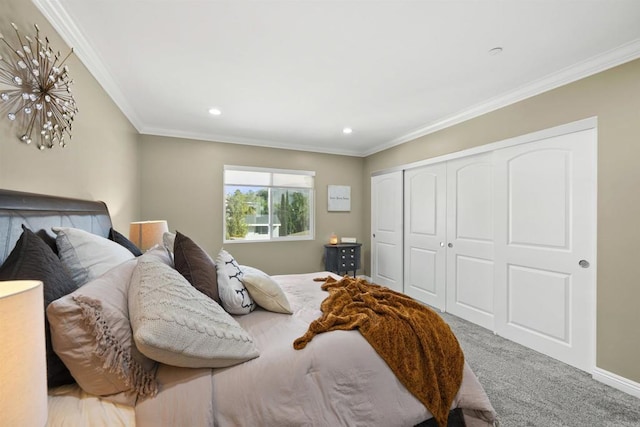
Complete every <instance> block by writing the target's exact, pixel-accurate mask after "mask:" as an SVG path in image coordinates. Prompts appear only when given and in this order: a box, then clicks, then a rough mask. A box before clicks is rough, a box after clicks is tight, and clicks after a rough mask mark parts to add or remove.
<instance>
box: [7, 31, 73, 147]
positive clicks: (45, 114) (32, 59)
mask: <svg viewBox="0 0 640 427" xmlns="http://www.w3.org/2000/svg"><path fill="white" fill-rule="evenodd" d="M11 25H12V26H13V29H14V30H15V32H16V37H17V39H18V40H17V41H18V48H14V47H13V46H12V45H11V44H9V42H8V41H7V40H6V39H5V38H4V36H3V35H2V34H0V40H2V42H3V43H4V45H5V46H6V47H8V48H9V51H8V52H7V50H6V49H3V50H4V51H5V54H4V55H3V54H2V52H0V112H2V115H6V117H7V118H8V119H9V120H11V121H14V122H16V123H17V126H18V128H19V129H20V132H19V134H18V139H19V140H20V141H22V142H24V143H26V144H30V143H31V142H32V141H34V142H35V143H36V146H37V147H38V148H39V149H40V150H44V149H45V148H53V147H54V146H56V145H59V146H61V147H65V146H66V145H67V143H66V141H65V137H68V139H70V138H71V125H72V123H73V118H74V116H75V115H76V113H77V112H78V109H77V108H76V102H75V100H74V99H73V95H72V94H71V90H70V89H69V86H70V85H71V84H72V83H73V80H71V79H70V78H69V67H68V66H67V65H66V64H65V61H66V60H67V59H68V58H69V56H71V54H72V53H73V49H71V51H70V52H69V53H68V54H67V56H65V57H64V59H62V60H60V52H58V53H55V54H54V52H53V50H52V49H51V47H50V46H49V39H48V38H46V37H45V39H44V40H45V41H44V42H43V41H42V40H40V29H39V28H38V26H37V25H34V27H35V29H36V33H35V36H34V37H33V38H31V37H29V36H28V35H25V36H24V37H21V36H20V33H19V32H18V27H17V26H16V25H15V24H13V23H12V24H11ZM5 46H2V44H0V48H2V47H5Z"/></svg>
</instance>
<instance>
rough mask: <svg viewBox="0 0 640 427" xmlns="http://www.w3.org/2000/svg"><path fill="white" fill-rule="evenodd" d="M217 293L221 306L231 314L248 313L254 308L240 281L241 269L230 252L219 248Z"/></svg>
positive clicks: (254, 305)
mask: <svg viewBox="0 0 640 427" xmlns="http://www.w3.org/2000/svg"><path fill="white" fill-rule="evenodd" d="M216 270H217V271H218V294H219V295H220V301H221V302H222V307H224V309H225V310H227V312H228V313H231V314H248V313H250V312H252V311H253V310H254V309H255V308H256V304H255V303H254V302H253V299H252V298H251V295H249V292H248V291H247V288H246V287H245V286H244V284H243V283H242V270H241V269H240V266H239V265H238V263H237V262H236V260H235V259H233V257H232V256H231V254H230V253H229V252H227V251H225V250H224V249H220V252H219V253H218V256H217V257H216Z"/></svg>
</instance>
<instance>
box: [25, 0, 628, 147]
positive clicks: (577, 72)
mask: <svg viewBox="0 0 640 427" xmlns="http://www.w3.org/2000/svg"><path fill="white" fill-rule="evenodd" d="M32 2H33V3H34V4H35V5H36V7H37V8H38V9H39V10H40V11H41V12H42V14H43V15H44V16H45V18H47V20H48V21H49V22H50V23H51V25H52V26H53V27H54V28H55V30H56V31H58V33H59V34H60V36H61V37H62V38H63V39H64V41H65V42H66V43H67V44H68V45H69V46H74V47H75V48H74V52H75V53H76V55H77V56H78V58H79V59H80V60H81V61H82V63H83V64H84V65H85V67H87V69H88V70H89V72H90V73H91V74H92V75H93V76H94V78H95V79H96V80H97V81H98V83H99V84H100V85H101V86H102V87H103V88H104V90H105V91H106V92H107V94H108V95H109V96H110V97H111V98H112V99H113V101H114V102H115V104H116V105H117V106H118V108H120V110H121V111H122V112H123V113H124V115H125V116H126V117H127V118H128V119H129V121H130V122H131V123H132V125H133V126H134V127H135V128H136V130H137V131H138V132H140V133H141V134H154V135H158V136H171V137H178V138H190V139H197V140H204V141H218V142H225V143H236V144H243V145H256V146H262V147H270V148H281V149H286V150H299V151H310V152H318V153H327V154H338V155H346V156H357V157H367V156H370V155H372V154H376V153H378V152H381V151H384V150H387V149H389V148H393V147H395V146H397V145H401V144H404V143H406V142H409V141H413V140H415V139H417V138H420V137H423V136H425V135H429V134H431V133H434V132H437V131H439V130H442V129H446V128H448V127H451V126H454V125H456V124H459V123H462V122H465V121H467V120H470V119H473V118H476V117H479V116H481V115H483V114H487V113H490V112H492V111H495V110H497V109H500V108H503V107H506V106H508V105H511V104H514V103H516V102H519V101H522V100H524V99H527V98H531V97H533V96H536V95H539V94H541V93H544V92H547V91H549V90H552V89H556V88H558V87H561V86H564V85H566V84H569V83H572V82H575V81H577V80H580V79H583V78H585V77H589V76H591V75H594V74H597V73H599V72H602V71H605V70H607V69H610V68H613V67H615V66H618V65H621V64H624V63H626V62H629V61H632V60H634V59H637V58H640V39H637V40H634V41H632V42H629V43H626V44H623V45H621V46H619V47H618V48H615V49H612V50H609V51H607V52H604V53H602V54H599V55H596V56H594V57H592V58H589V59H587V60H585V61H582V62H579V63H577V64H575V65H572V66H569V67H566V68H564V69H562V70H560V71H558V72H555V73H552V74H549V75H547V76H546V77H543V78H541V79H538V80H535V81H533V82H531V83H528V84H526V85H523V86H521V87H520V88H517V89H515V90H513V91H509V92H506V93H503V94H501V95H499V96H496V97H494V98H491V99H488V100H486V101H484V102H481V103H479V104H476V105H474V106H471V107H469V108H465V109H463V110H461V111H459V112H457V113H455V114H451V115H449V116H445V117H442V118H440V119H438V120H435V121H433V122H431V123H429V124H426V125H424V126H421V127H420V128H418V129H415V130H413V131H411V132H408V133H406V134H404V135H402V136H399V137H398V138H395V139H393V140H391V141H388V142H386V143H383V144H379V145H376V146H374V147H372V148H371V149H369V150H363V151H357V150H322V149H320V147H314V148H309V147H305V146H298V145H295V144H285V143H282V142H275V141H269V140H258V139H251V138H243V137H237V136H229V135H206V134H198V133H189V132H181V131H172V130H167V129H157V128H149V127H147V126H145V125H144V123H143V122H142V120H140V118H139V117H138V115H137V114H136V112H135V110H134V108H133V107H132V106H131V105H130V104H129V102H127V100H126V97H125V96H124V94H123V92H122V91H121V90H120V87H119V86H118V84H117V83H116V81H115V79H114V78H113V76H112V75H111V73H109V72H108V71H107V67H106V66H105V65H104V62H103V61H102V60H101V59H100V57H99V56H98V55H96V54H95V52H94V51H93V49H92V47H91V44H90V43H89V42H88V41H87V40H86V38H85V37H84V36H83V35H82V33H81V32H80V30H79V29H78V27H77V26H76V25H75V24H74V22H73V19H72V18H71V16H69V14H68V13H67V12H66V11H65V9H64V8H63V7H62V5H61V4H60V1H58V0H32Z"/></svg>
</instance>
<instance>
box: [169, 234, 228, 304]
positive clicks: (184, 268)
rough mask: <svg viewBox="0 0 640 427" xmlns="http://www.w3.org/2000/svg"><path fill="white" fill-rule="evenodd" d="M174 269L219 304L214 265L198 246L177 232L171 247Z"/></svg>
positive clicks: (216, 274)
mask: <svg viewBox="0 0 640 427" xmlns="http://www.w3.org/2000/svg"><path fill="white" fill-rule="evenodd" d="M173 250H174V252H173V262H174V263H175V268H176V270H178V271H179V272H180V274H182V275H183V276H184V278H185V279H187V280H188V281H189V283H191V284H192V285H193V286H194V287H195V288H196V289H197V290H199V291H200V292H202V293H203V294H205V295H206V296H208V297H209V298H211V299H212V300H214V301H215V302H217V303H218V304H220V297H219V296H218V273H217V272H216V264H215V262H214V261H213V260H212V259H211V257H210V256H209V254H207V253H206V252H205V251H204V250H203V249H202V248H201V247H200V246H198V245H197V244H196V243H195V242H194V241H193V240H191V239H190V238H189V237H187V236H185V235H184V234H182V233H180V232H179V231H178V232H176V236H175V242H174V245H173Z"/></svg>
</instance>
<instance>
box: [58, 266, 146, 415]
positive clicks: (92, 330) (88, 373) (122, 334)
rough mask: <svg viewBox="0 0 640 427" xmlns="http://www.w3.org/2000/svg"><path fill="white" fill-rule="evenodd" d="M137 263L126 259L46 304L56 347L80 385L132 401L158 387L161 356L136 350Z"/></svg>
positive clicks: (116, 400)
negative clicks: (132, 288)
mask: <svg viewBox="0 0 640 427" xmlns="http://www.w3.org/2000/svg"><path fill="white" fill-rule="evenodd" d="M138 259H140V258H138ZM136 264H137V260H135V259H132V260H129V261H125V262H124V263H122V264H120V265H118V266H117V267H114V268H112V269H111V270H109V271H108V272H107V273H105V274H103V275H102V276H100V277H98V278H96V279H94V280H92V281H91V282H89V283H87V284H86V285H84V286H82V287H81V288H79V289H78V290H76V291H75V292H73V293H71V294H69V295H66V296H64V297H62V298H60V299H58V300H56V301H54V302H52V303H51V304H50V305H49V307H48V308H47V317H48V318H49V322H50V324H51V336H52V341H53V348H54V349H55V351H56V353H57V354H58V355H59V356H60V358H61V359H62V360H63V361H64V363H65V365H66V366H67V367H68V368H69V370H70V371H71V374H72V375H73V377H74V378H75V379H76V381H77V382H78V385H79V386H80V387H82V389H83V390H84V391H86V392H87V393H91V394H93V395H96V396H101V397H103V398H106V399H109V400H112V401H115V402H118V403H123V404H127V405H129V406H133V405H135V403H136V400H137V398H138V396H139V397H147V396H153V395H155V394H156V392H157V384H156V381H155V365H156V362H154V361H153V360H151V359H149V358H147V357H145V356H144V355H142V354H141V353H140V352H139V351H138V350H137V348H136V347H135V345H134V344H133V336H132V333H131V325H130V323H129V307H128V302H127V299H128V296H129V283H130V282H131V275H132V274H133V269H134V268H135V267H136Z"/></svg>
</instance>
